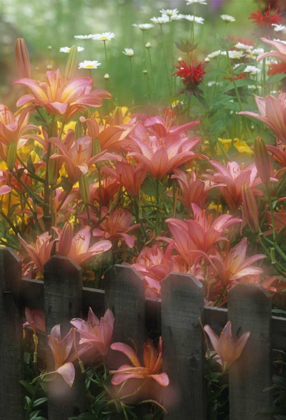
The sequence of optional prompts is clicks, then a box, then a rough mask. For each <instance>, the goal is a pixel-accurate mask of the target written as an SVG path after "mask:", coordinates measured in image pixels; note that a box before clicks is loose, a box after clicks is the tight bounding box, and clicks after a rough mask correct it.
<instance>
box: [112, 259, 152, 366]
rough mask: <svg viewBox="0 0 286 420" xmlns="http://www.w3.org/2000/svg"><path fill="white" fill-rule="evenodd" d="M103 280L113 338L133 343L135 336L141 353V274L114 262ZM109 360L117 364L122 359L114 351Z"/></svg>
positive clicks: (143, 332) (143, 329)
mask: <svg viewBox="0 0 286 420" xmlns="http://www.w3.org/2000/svg"><path fill="white" fill-rule="evenodd" d="M104 284H105V308H106V309H108V308H109V309H111V310H112V312H113V314H114V317H115V323H114V334H113V339H112V341H113V342H116V341H120V342H123V343H126V344H129V345H132V344H131V341H130V339H132V340H134V342H135V343H136V345H137V346H138V352H139V355H140V356H141V355H142V348H143V343H144V341H145V296H144V281H143V277H142V276H141V275H140V274H139V273H137V271H135V270H134V268H132V267H128V266H124V265H115V266H114V267H111V268H110V269H109V270H108V271H107V273H106V275H105V281H104ZM112 360H113V362H112V363H113V366H114V367H118V366H117V365H120V364H122V360H123V359H122V358H121V357H120V356H119V353H117V357H116V360H115V359H114V358H113V359H112ZM124 361H125V363H126V361H127V359H126V358H125V357H124Z"/></svg>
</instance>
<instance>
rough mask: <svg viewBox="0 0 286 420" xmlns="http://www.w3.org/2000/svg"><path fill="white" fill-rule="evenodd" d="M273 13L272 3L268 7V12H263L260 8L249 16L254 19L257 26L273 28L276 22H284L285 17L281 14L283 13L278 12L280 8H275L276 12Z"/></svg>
mask: <svg viewBox="0 0 286 420" xmlns="http://www.w3.org/2000/svg"><path fill="white" fill-rule="evenodd" d="M270 13H271V9H270V5H269V6H268V9H267V11H266V12H264V13H261V12H260V10H258V9H257V10H255V12H252V13H250V15H249V18H248V19H251V20H253V23H254V24H255V25H256V26H263V27H265V28H269V29H270V28H271V25H273V24H274V23H276V24H280V23H282V24H283V23H284V22H285V19H284V18H283V17H282V16H281V13H278V10H275V12H274V13H272V15H271V14H270Z"/></svg>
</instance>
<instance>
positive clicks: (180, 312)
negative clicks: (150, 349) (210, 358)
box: [161, 273, 206, 420]
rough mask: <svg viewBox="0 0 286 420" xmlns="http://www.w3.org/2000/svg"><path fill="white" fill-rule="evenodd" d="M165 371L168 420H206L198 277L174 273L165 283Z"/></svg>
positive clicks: (201, 304) (163, 319) (163, 290)
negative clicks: (167, 379) (167, 377)
mask: <svg viewBox="0 0 286 420" xmlns="http://www.w3.org/2000/svg"><path fill="white" fill-rule="evenodd" d="M161 294H162V339H163V371H164V372H166V373H167V374H168V376H169V379H170V386H169V387H168V388H166V390H165V392H164V406H165V407H166V408H167V410H168V415H167V416H166V417H167V419H168V420H182V419H196V420H205V419H206V400H205V389H204V359H205V356H204V343H203V332H202V329H201V326H200V323H199V318H201V319H203V314H204V296H203V286H202V283H201V282H200V281H198V280H197V279H196V278H195V277H194V276H191V275H188V274H178V273H171V274H169V275H168V276H167V277H166V278H165V280H163V282H162V293H161Z"/></svg>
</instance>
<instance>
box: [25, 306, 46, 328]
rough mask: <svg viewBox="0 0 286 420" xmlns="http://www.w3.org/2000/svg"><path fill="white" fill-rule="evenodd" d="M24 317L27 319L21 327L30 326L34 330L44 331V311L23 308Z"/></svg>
mask: <svg viewBox="0 0 286 420" xmlns="http://www.w3.org/2000/svg"><path fill="white" fill-rule="evenodd" d="M25 318H26V320H27V321H26V322H25V323H24V324H23V328H26V327H31V328H32V329H33V330H35V331H40V332H43V333H45V332H46V319H45V311H42V310H41V309H30V308H25Z"/></svg>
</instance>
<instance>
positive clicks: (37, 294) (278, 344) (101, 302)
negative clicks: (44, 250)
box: [19, 278, 286, 351]
mask: <svg viewBox="0 0 286 420" xmlns="http://www.w3.org/2000/svg"><path fill="white" fill-rule="evenodd" d="M20 284H21V288H20V293H19V295H20V298H21V305H23V306H27V307H29V308H35V309H44V307H45V306H44V282H43V281H41V280H31V279H27V278H23V279H22V281H21V282H20ZM82 291H83V313H84V314H87V312H88V308H89V307H92V308H93V310H94V312H95V313H96V315H97V316H101V315H103V313H104V308H105V291H104V290H99V289H91V288H88V287H83V289H82ZM145 305H146V319H147V324H148V322H150V323H151V325H152V320H153V319H155V321H156V325H157V326H158V329H159V330H160V329H161V328H160V327H161V299H151V298H146V300H145ZM204 319H205V324H208V325H210V326H211V328H212V329H213V330H214V331H215V332H217V333H219V332H220V331H221V329H222V328H223V327H224V325H225V324H226V322H227V320H228V311H227V309H225V308H216V307H210V306H205V307H204ZM271 328H272V348H273V349H279V350H284V351H285V350H286V319H285V318H281V317H277V316H272V317H271Z"/></svg>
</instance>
